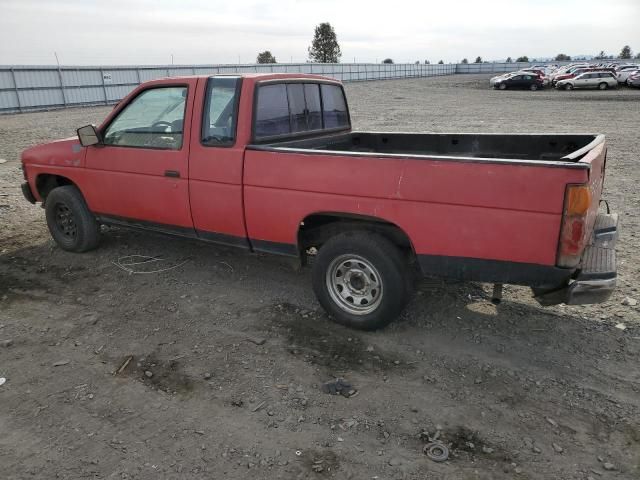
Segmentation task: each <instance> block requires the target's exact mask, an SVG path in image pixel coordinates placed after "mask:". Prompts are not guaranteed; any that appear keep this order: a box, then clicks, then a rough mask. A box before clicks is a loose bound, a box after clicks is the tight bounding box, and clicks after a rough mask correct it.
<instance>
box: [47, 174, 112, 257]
mask: <svg viewBox="0 0 640 480" xmlns="http://www.w3.org/2000/svg"><path fill="white" fill-rule="evenodd" d="M44 205H45V206H44V208H45V215H46V217H47V226H48V227H49V232H51V236H52V237H53V239H54V240H55V241H56V243H57V244H58V245H59V246H60V248H62V249H63V250H67V251H69V252H86V251H88V250H92V249H94V248H96V247H97V246H98V243H99V241H100V226H99V225H98V222H97V221H96V218H95V217H94V216H93V214H92V213H91V212H90V211H89V208H88V207H87V204H86V203H85V201H84V198H83V197H82V194H81V193H80V191H79V190H78V189H77V188H76V187H74V186H73V185H65V186H63V187H57V188H54V189H53V190H51V192H49V195H47V198H46V200H45V204H44Z"/></svg>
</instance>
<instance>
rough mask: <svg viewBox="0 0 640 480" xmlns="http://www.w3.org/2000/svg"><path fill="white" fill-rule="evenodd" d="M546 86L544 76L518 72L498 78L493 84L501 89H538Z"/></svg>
mask: <svg viewBox="0 0 640 480" xmlns="http://www.w3.org/2000/svg"><path fill="white" fill-rule="evenodd" d="M543 87H544V82H543V80H542V78H540V77H539V76H537V75H534V74H531V73H517V74H516V75H512V76H510V77H506V78H502V79H500V80H497V81H496V82H495V83H494V84H493V88H497V89H499V90H506V89H526V90H538V89H539V88H543Z"/></svg>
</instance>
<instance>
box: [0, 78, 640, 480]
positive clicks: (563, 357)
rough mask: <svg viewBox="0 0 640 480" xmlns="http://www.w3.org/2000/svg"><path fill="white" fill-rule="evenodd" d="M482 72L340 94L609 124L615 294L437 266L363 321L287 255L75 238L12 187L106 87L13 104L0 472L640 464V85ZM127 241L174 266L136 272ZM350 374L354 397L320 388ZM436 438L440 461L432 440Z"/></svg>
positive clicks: (8, 131)
mask: <svg viewBox="0 0 640 480" xmlns="http://www.w3.org/2000/svg"><path fill="white" fill-rule="evenodd" d="M487 78H488V77H487V76H475V75H474V76H451V77H440V78H427V79H414V80H397V81H380V82H368V83H357V84H349V85H348V86H347V93H348V96H349V100H350V107H351V110H352V114H353V117H354V124H355V127H356V128H358V129H367V130H387V131H394V130H403V131H437V132H447V131H453V132H458V131H467V132H587V133H605V134H606V135H607V139H608V142H609V154H608V170H607V174H608V175H607V179H606V192H605V197H606V198H607V199H608V200H609V203H610V205H611V207H612V209H613V210H614V211H617V212H618V213H620V216H621V224H622V230H621V237H620V239H619V242H618V260H619V265H618V268H619V287H618V290H617V292H616V293H615V294H614V296H613V297H612V299H611V300H610V301H609V302H608V303H606V304H602V305H596V306H584V307H565V306H560V307H553V308H542V307H539V306H537V305H536V304H535V302H534V301H533V300H532V299H531V297H530V292H529V291H528V290H527V289H525V288H519V287H507V288H506V289H505V299H504V301H503V302H502V304H501V305H499V306H497V307H496V306H494V305H493V304H492V303H491V302H490V301H489V296H490V295H489V294H490V286H488V285H479V284H445V283H442V282H438V281H425V282H424V283H423V285H421V288H420V291H419V293H418V295H417V296H416V298H415V299H414V300H413V302H412V303H411V305H410V306H409V308H408V309H407V311H406V313H405V314H404V315H403V317H402V319H401V320H400V321H398V322H396V323H394V324H393V325H391V326H390V327H388V328H386V329H385V330H383V331H379V332H375V333H362V332H356V331H351V330H348V329H345V328H342V327H340V326H338V325H335V324H333V323H331V322H330V321H328V319H327V318H326V316H325V314H324V313H323V312H322V310H321V309H320V307H319V305H318V303H317V302H316V300H315V298H314V296H313V294H312V291H311V282H310V274H309V271H308V270H306V269H303V270H301V271H298V270H296V269H294V268H293V267H292V265H291V263H290V262H289V261H287V260H284V259H282V258H277V257H269V256H263V255H256V254H248V253H242V252H238V251H235V250H232V249H226V248H221V247H214V246H211V245H205V244H199V243H197V242H194V241H189V240H181V239H171V238H167V237H162V236H157V235H154V234H147V233H139V232H132V231H126V230H119V229H113V228H112V229H109V230H108V231H106V232H105V234H104V236H103V242H102V246H101V248H100V249H98V250H96V251H94V252H91V253H87V254H82V255H76V254H70V253H66V252H64V251H61V250H60V249H59V248H57V247H56V246H55V245H54V243H53V242H52V240H51V239H50V237H49V234H48V232H47V229H46V226H45V221H44V215H43V211H42V209H41V208H39V207H35V206H32V205H30V204H28V203H27V202H26V201H25V200H24V199H23V198H22V196H21V194H20V192H19V185H20V182H21V181H22V179H21V173H20V170H19V154H20V151H21V150H22V149H24V148H25V147H27V146H30V145H32V144H35V143H38V142H42V141H46V140H48V139H54V138H60V137H68V136H71V135H73V134H74V131H75V129H76V128H77V127H78V126H81V125H84V124H87V123H91V122H94V123H99V121H100V120H101V119H102V118H103V117H104V116H105V115H106V113H107V112H108V111H109V108H106V107H101V108H85V109H71V110H59V111H53V112H41V113H29V114H22V115H12V116H0V158H1V159H5V160H6V162H4V163H0V225H1V228H0V252H1V253H0V377H5V378H6V383H4V384H3V385H1V386H0V432H1V434H0V478H3V479H25V478H42V479H52V478H63V479H76V478H77V479H79V478H108V479H133V478H135V479H146V478H167V479H172V478H175V479H178V478H190V479H191V478H193V479H218V478H233V479H245V478H255V479H263V478H264V479H271V478H282V479H297V478H346V479H349V478H353V479H401V478H402V479H404V478H406V479H514V478H516V479H517V478H522V479H638V478H640V363H639V360H640V355H639V354H640V311H639V308H640V307H638V306H633V305H627V303H629V302H628V301H625V298H626V297H630V298H631V303H633V300H640V293H639V292H638V280H639V279H640V272H639V268H640V267H639V265H640V258H639V256H640V228H639V225H638V218H639V217H638V212H639V208H640V191H639V189H638V183H639V182H640V169H639V168H638V159H639V157H640V147H639V146H638V140H639V138H638V125H640V90H635V91H633V90H629V89H620V90H617V91H604V92H599V91H574V92H558V91H542V92H528V91H527V92H511V91H506V92H501V91H493V90H490V89H488V84H487ZM532 181H535V179H532ZM457 187H460V188H463V186H452V188H457ZM130 255H144V256H149V257H154V258H160V259H161V260H158V261H156V262H152V263H143V264H140V265H136V266H134V267H133V268H136V269H138V270H142V271H146V272H151V271H154V270H161V269H166V268H171V267H175V268H171V269H170V270H166V271H164V272H159V273H146V274H130V273H128V272H127V271H125V270H123V269H122V268H119V267H118V266H117V265H116V264H117V263H118V261H119V260H120V261H121V262H126V261H130V257H129V258H127V257H128V256H130ZM620 327H626V329H622V328H620ZM129 358H131V359H130V361H129V363H128V364H127V365H126V366H125V367H124V368H122V369H121V371H120V373H117V374H115V375H114V372H117V371H118V370H119V369H120V367H122V366H123V365H124V363H125V362H126V361H127V359H129ZM336 377H343V378H345V379H346V380H347V381H348V382H350V383H351V384H352V385H353V387H355V388H356V389H357V391H358V394H357V395H356V396H353V397H350V398H345V397H342V396H331V395H328V394H325V393H323V392H322V391H321V388H320V387H321V385H322V384H323V382H326V381H328V380H332V379H334V378H336ZM436 435H439V439H440V440H442V441H444V442H445V443H446V444H448V445H449V447H450V449H451V455H450V458H449V460H448V461H447V462H445V463H436V462H434V461H432V460H430V459H428V458H427V457H426V456H425V455H424V454H423V452H422V449H423V445H424V444H425V442H427V441H428V437H429V436H430V437H432V438H433V437H434V436H436Z"/></svg>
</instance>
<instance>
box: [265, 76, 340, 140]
mask: <svg viewBox="0 0 640 480" xmlns="http://www.w3.org/2000/svg"><path fill="white" fill-rule="evenodd" d="M257 96H258V98H257V101H256V108H255V124H254V137H255V138H256V139H257V140H260V139H264V138H269V137H277V136H284V135H289V134H299V133H304V132H312V131H319V130H322V129H333V128H349V126H350V125H349V113H348V111H347V103H346V101H345V98H344V92H343V90H342V88H341V87H340V86H338V85H330V84H318V83H310V82H296V83H277V84H269V85H261V86H259V87H258V92H257Z"/></svg>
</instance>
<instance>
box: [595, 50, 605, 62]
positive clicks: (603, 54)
mask: <svg viewBox="0 0 640 480" xmlns="http://www.w3.org/2000/svg"><path fill="white" fill-rule="evenodd" d="M595 58H596V59H597V60H602V59H604V58H607V54H606V53H604V50H600V53H599V54H598V55H596V57H595Z"/></svg>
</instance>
